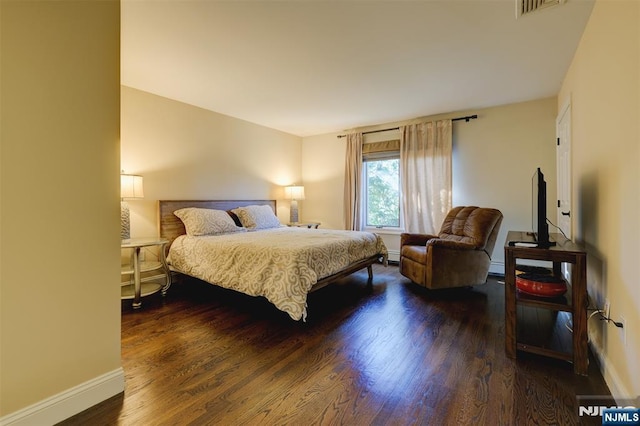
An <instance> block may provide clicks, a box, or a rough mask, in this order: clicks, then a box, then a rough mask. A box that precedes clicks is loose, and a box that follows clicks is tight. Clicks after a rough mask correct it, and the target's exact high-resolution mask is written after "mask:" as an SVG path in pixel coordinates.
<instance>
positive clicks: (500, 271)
mask: <svg viewBox="0 0 640 426" xmlns="http://www.w3.org/2000/svg"><path fill="white" fill-rule="evenodd" d="M489 273H490V274H493V275H502V276H504V262H491V265H489Z"/></svg>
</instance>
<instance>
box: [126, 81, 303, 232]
mask: <svg viewBox="0 0 640 426" xmlns="http://www.w3.org/2000/svg"><path fill="white" fill-rule="evenodd" d="M301 149H302V140H301V138H299V137H297V136H293V135H290V134H287V133H283V132H280V131H277V130H273V129H269V128H266V127H262V126H259V125H257V124H252V123H249V122H247V121H243V120H239V119H236V118H232V117H229V116H225V115H222V114H217V113H215V112H211V111H207V110H204V109H201V108H197V107H194V106H191V105H187V104H184V103H181V102H177V101H173V100H170V99H167V98H163V97H160V96H156V95H153V94H150V93H146V92H142V91H140V90H136V89H132V88H130V87H125V86H123V87H122V152H121V158H122V168H123V169H124V170H125V172H127V173H134V174H140V175H142V176H143V177H144V195H145V198H144V200H134V201H130V202H129V206H130V209H131V236H132V237H145V236H154V235H157V227H158V225H157V200H161V199H165V200H171V199H177V200H180V199H182V200H189V199H196V200H197V199H217V200H242V199H276V200H278V215H279V217H280V220H281V221H282V222H287V221H288V219H289V202H288V201H284V200H283V195H284V194H283V189H282V186H283V185H290V184H293V183H299V182H301V171H300V170H301V169H300V155H301Z"/></svg>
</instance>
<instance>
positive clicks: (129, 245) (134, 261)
mask: <svg viewBox="0 0 640 426" xmlns="http://www.w3.org/2000/svg"><path fill="white" fill-rule="evenodd" d="M168 243H169V241H168V240H165V239H162V238H130V239H127V240H122V242H121V244H120V248H123V249H131V262H130V263H129V264H128V265H123V266H122V268H121V270H120V274H121V275H133V284H125V285H123V286H122V288H121V290H120V297H121V298H122V299H133V308H134V309H138V308H140V306H142V302H141V301H140V298H142V297H144V296H149V295H150V294H154V293H157V292H159V291H162V295H163V296H164V295H165V294H166V293H167V290H168V289H169V286H170V285H171V272H170V271H169V267H168V266H167V259H166V256H165V247H166V245H167V244H168ZM154 246H157V247H158V251H159V253H158V257H159V261H157V262H156V261H141V260H140V250H141V249H142V248H143V247H154ZM155 270H158V271H161V272H162V274H163V275H164V277H165V283H164V285H163V284H160V283H157V282H149V283H142V282H141V277H140V274H141V273H143V272H149V271H155Z"/></svg>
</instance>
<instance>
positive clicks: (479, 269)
mask: <svg viewBox="0 0 640 426" xmlns="http://www.w3.org/2000/svg"><path fill="white" fill-rule="evenodd" d="M501 223H502V213H501V212H500V211H499V210H496V209H491V208H481V207H474V206H472V207H455V208H454V209H452V210H451V211H450V212H449V213H448V214H447V217H446V218H445V220H444V223H443V224H442V229H441V230H440V233H439V234H438V235H428V234H409V233H403V234H401V236H400V273H401V274H402V275H404V276H405V277H407V278H409V279H410V280H411V281H413V282H415V283H417V284H420V285H422V286H424V287H427V288H432V289H436V288H446V287H467V286H473V285H477V284H484V283H485V282H486V281H487V275H488V274H489V265H490V264H491V253H492V251H493V247H494V246H495V243H496V239H497V237H498V231H499V230H500V224H501Z"/></svg>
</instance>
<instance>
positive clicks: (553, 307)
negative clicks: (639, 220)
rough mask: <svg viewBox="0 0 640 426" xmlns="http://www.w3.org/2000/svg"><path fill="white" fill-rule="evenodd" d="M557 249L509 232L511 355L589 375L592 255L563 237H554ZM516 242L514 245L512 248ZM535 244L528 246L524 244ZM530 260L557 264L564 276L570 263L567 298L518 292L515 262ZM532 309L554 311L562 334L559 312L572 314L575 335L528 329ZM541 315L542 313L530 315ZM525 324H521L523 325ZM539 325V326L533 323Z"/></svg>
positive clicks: (507, 272) (506, 249)
mask: <svg viewBox="0 0 640 426" xmlns="http://www.w3.org/2000/svg"><path fill="white" fill-rule="evenodd" d="M552 235H553V239H554V240H555V241H556V245H555V246H551V247H538V246H537V242H536V241H535V238H534V237H533V235H531V234H528V233H527V232H521V231H509V232H508V234H507V241H506V244H505V246H504V252H505V256H504V257H505V273H504V275H505V289H504V295H505V339H506V342H505V350H506V353H507V356H508V357H510V358H516V355H517V351H522V352H530V353H534V354H538V355H544V356H548V357H552V358H557V359H562V360H566V361H571V362H573V371H574V373H576V374H581V375H586V374H587V367H588V365H589V352H588V346H587V305H588V297H587V253H586V251H585V250H584V248H583V247H582V246H581V245H579V244H576V243H574V242H572V241H571V240H568V239H566V238H565V237H564V236H563V235H561V234H552ZM512 243H513V244H512ZM526 243H528V244H534V246H526V245H525V244H526ZM517 259H531V260H542V261H550V262H552V263H553V274H554V275H556V276H560V275H561V265H562V263H569V264H571V283H570V285H569V290H568V292H567V294H566V295H565V296H562V297H556V298H544V297H536V296H529V295H525V294H523V293H520V292H518V291H517V290H516V260H517ZM531 310H543V311H546V312H550V315H551V320H550V322H551V327H552V328H553V327H555V331H559V332H562V329H564V326H562V327H558V326H557V324H554V323H555V319H556V317H557V313H558V312H568V313H570V314H571V317H572V330H573V331H572V333H565V334H570V337H569V336H565V335H558V334H559V333H556V332H554V330H551V333H541V332H540V330H536V329H532V328H527V327H526V326H525V323H526V321H524V320H523V321H521V319H520V318H519V316H520V317H526V316H527V313H528V312H530V311H531ZM528 316H529V317H536V316H537V315H528ZM519 322H521V324H520V326H518V323H519ZM534 327H535V325H534ZM540 336H548V337H549V338H548V339H547V340H544V339H541V338H540ZM562 340H565V341H566V340H570V342H571V344H570V345H568V346H566V347H563V346H562V345H561V346H560V347H558V342H561V341H562Z"/></svg>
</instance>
